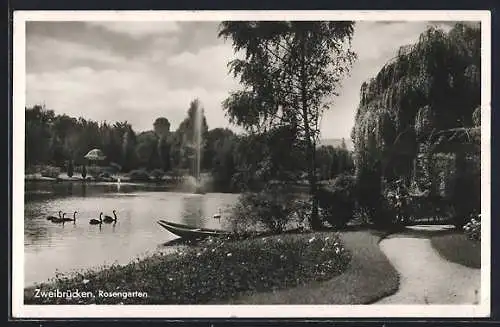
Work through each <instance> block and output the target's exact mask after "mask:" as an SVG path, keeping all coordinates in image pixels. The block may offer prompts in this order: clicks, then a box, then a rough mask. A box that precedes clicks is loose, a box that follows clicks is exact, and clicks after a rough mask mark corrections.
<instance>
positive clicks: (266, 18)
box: [12, 11, 491, 318]
mask: <svg viewBox="0 0 500 327" xmlns="http://www.w3.org/2000/svg"><path fill="white" fill-rule="evenodd" d="M490 33H491V30H490V15H489V12H488V11H461V12H460V11H449V12H446V11H397V12H392V13H391V12H390V11H383V12H377V11H373V12H368V11H364V12H355V11H349V12H342V11H318V12H316V11H307V12H287V11H281V12H272V11H268V12H266V11H256V12H252V11H242V12H231V11H221V12H203V11H200V12H161V11H158V12H153V11H151V12H119V11H115V12H111V11H109V12H106V11H102V12H90V11H89V12H85V11H81V12H64V11H61V12H50V11H49V12H36V11H33V12H15V13H14V31H13V38H14V43H13V44H14V57H13V72H14V78H13V83H14V84H13V88H14V93H13V122H14V125H13V217H12V226H13V236H12V239H13V244H12V251H13V252H12V253H13V256H12V258H13V259H12V260H13V261H12V269H13V272H12V278H13V279H12V292H13V300H12V305H13V312H14V316H15V317H107V316H109V317H111V316H113V317H116V316H119V317H160V318H161V317H184V318H189V317H391V316H392V317H407V316H408V317H411V316H417V317H427V316H433V317H487V316H488V315H489V313H490V311H489V310H490V236H489V235H490V234H489V228H490V211H489V208H490V191H489V187H490V175H489V174H490V140H489V135H490V84H489V83H490V74H491V68H490V60H491V58H490V47H491V45H490V42H491V40H490ZM277 305H280V306H279V307H276V306H277ZM282 305H285V306H282Z"/></svg>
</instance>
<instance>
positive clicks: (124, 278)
mask: <svg viewBox="0 0 500 327" xmlns="http://www.w3.org/2000/svg"><path fill="white" fill-rule="evenodd" d="M351 256H352V255H351V253H350V252H348V251H346V250H345V247H344V246H343V243H342V241H341V239H340V238H339V236H338V234H335V233H333V232H329V233H314V234H313V233H310V234H286V235H276V236H272V237H259V238H256V239H246V240H241V241H228V240H208V241H207V242H204V243H203V244H200V245H198V246H196V247H188V248H183V249H180V250H179V251H178V252H176V253H173V254H169V255H164V254H155V255H153V256H151V257H148V258H146V259H142V260H136V261H134V262H132V263H130V264H128V265H124V266H119V265H113V266H110V267H105V268H103V269H100V270H98V271H84V272H79V273H75V274H72V275H71V276H64V275H59V276H56V278H54V279H53V280H52V281H49V282H48V283H44V284H41V285H37V286H34V287H30V288H27V289H25V291H24V302H25V304H93V303H95V304H118V303H123V304H203V303H209V302H213V301H216V302H221V303H227V302H228V301H230V299H232V298H235V297H237V296H241V295H243V294H256V293H261V292H266V291H269V290H279V289H286V288H290V287H300V286H304V285H307V284H309V283H311V282H315V281H316V282H318V281H326V280H331V279H332V278H334V277H335V276H338V275H340V274H341V273H342V272H343V271H344V270H345V269H346V268H347V267H348V264H349V262H350V260H351ZM384 278H386V277H385V276H384ZM351 282H352V283H354V282H356V281H355V280H353V281H351ZM358 282H359V281H358ZM344 287H348V286H344ZM355 287H357V286H355ZM35 289H40V290H42V291H44V292H45V294H49V293H47V292H48V291H51V290H56V289H59V290H76V289H78V290H79V291H80V292H90V294H93V295H94V297H86V298H81V297H80V298H79V297H74V298H69V297H48V298H39V297H35V295H36V292H35ZM98 290H101V291H106V292H135V291H139V292H147V297H138V298H123V297H99V296H98ZM86 294H89V293H86ZM117 294H120V293H117Z"/></svg>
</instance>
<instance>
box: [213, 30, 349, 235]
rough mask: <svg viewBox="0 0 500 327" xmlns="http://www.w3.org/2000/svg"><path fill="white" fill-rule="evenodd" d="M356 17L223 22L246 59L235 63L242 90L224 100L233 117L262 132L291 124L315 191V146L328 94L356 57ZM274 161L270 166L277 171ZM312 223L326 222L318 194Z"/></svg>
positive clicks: (225, 32)
mask: <svg viewBox="0 0 500 327" xmlns="http://www.w3.org/2000/svg"><path fill="white" fill-rule="evenodd" d="M353 32H354V23H353V22H302V21H301V22H295V21H293V22H290V21H282V22H265V21H245V22H235V21H229V22H223V23H221V25H220V32H219V36H220V37H223V38H225V39H231V41H232V45H233V48H234V50H235V52H243V54H244V59H238V58H237V59H234V60H232V61H231V62H230V63H229V69H230V72H231V73H232V74H233V75H234V76H235V77H238V78H239V81H240V84H241V86H242V89H241V90H238V91H235V92H233V93H231V95H230V96H229V97H228V98H227V99H226V100H225V101H224V103H223V106H224V109H225V110H226V112H227V114H228V116H229V118H230V120H231V121H232V122H234V123H236V124H238V125H240V126H242V127H244V128H245V129H246V130H248V131H250V132H252V133H257V132H266V131H270V130H273V131H274V130H276V128H278V130H279V127H282V126H286V127H287V128H289V130H291V131H292V134H291V135H292V137H291V138H290V139H289V142H290V143H291V144H294V143H296V144H298V145H299V146H302V148H303V149H304V150H305V154H306V155H305V162H306V164H307V166H308V176H309V178H308V179H309V182H310V186H311V194H313V195H314V194H315V193H316V171H315V170H316V165H315V152H316V143H317V140H318V136H319V123H320V118H321V116H322V113H323V112H324V110H326V109H328V108H329V103H328V100H329V99H331V97H332V96H335V95H336V93H335V90H336V89H337V88H338V87H339V85H340V82H341V80H342V78H343V77H344V76H345V75H346V74H347V73H348V72H349V69H350V67H351V65H352V63H353V61H354V59H355V54H354V53H353V52H352V51H351V48H350V45H351V38H352V34H353ZM272 169H273V168H272V165H270V167H269V168H268V170H271V171H272ZM310 223H311V226H312V227H313V228H319V227H321V223H320V221H319V218H318V204H317V199H316V198H315V197H314V200H313V214H312V215H311V221H310Z"/></svg>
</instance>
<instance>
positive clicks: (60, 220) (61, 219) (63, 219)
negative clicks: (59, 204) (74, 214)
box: [51, 213, 68, 224]
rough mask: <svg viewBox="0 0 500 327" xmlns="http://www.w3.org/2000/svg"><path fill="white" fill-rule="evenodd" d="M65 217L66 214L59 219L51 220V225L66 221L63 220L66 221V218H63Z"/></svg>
mask: <svg viewBox="0 0 500 327" xmlns="http://www.w3.org/2000/svg"><path fill="white" fill-rule="evenodd" d="M65 216H66V213H63V214H62V217H61V218H53V219H52V220H51V221H52V222H53V223H56V224H60V223H64V222H65V221H66V220H65V219H68V218H65Z"/></svg>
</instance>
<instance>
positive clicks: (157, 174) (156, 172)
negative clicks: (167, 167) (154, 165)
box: [151, 169, 165, 181]
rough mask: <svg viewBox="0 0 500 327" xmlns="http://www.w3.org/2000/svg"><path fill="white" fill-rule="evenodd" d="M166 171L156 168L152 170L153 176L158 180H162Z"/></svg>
mask: <svg viewBox="0 0 500 327" xmlns="http://www.w3.org/2000/svg"><path fill="white" fill-rule="evenodd" d="M163 176H165V173H164V172H163V170H161V169H155V170H153V171H152V172H151V177H153V178H154V179H155V180H156V181H160V180H161V179H162V178H163Z"/></svg>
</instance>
